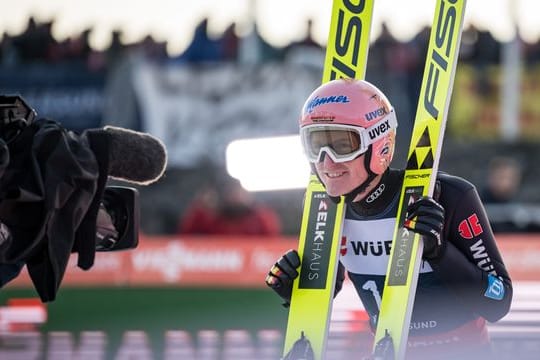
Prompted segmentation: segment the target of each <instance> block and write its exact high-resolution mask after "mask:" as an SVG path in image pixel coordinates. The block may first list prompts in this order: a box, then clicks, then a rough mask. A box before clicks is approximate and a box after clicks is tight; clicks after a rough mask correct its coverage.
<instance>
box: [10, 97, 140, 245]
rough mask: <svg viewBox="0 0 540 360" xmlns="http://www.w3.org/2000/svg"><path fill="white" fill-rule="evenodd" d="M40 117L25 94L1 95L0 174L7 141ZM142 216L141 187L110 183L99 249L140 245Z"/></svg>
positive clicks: (100, 218)
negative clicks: (139, 189)
mask: <svg viewBox="0 0 540 360" xmlns="http://www.w3.org/2000/svg"><path fill="white" fill-rule="evenodd" d="M36 118H37V112H36V111H35V110H34V109H33V108H32V107H30V106H29V105H28V104H27V103H26V102H25V101H24V99H23V98H22V97H21V96H18V95H14V96H4V95H0V141H3V142H4V143H5V144H3V147H4V151H2V155H3V156H2V158H4V157H7V158H6V159H2V160H0V177H1V176H2V175H3V169H5V167H6V166H7V163H9V152H8V151H7V149H6V148H5V147H6V145H9V144H10V143H11V142H13V141H14V140H15V139H16V138H17V136H19V134H20V133H21V132H22V131H23V129H24V128H25V127H27V126H29V125H30V124H32V123H33V122H34V121H35V119H36ZM2 163H3V164H2ZM1 190H2V189H0V192H1ZM139 218H140V208H139V192H138V190H137V189H135V188H133V187H127V186H106V187H105V191H104V193H103V197H102V199H101V204H100V209H99V212H98V217H97V226H96V244H95V250H96V251H117V250H127V249H134V248H136V247H137V245H138V233H139ZM13 241H17V239H13Z"/></svg>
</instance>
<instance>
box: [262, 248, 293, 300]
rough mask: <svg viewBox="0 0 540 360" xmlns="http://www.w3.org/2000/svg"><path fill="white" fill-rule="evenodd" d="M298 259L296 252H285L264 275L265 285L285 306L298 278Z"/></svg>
mask: <svg viewBox="0 0 540 360" xmlns="http://www.w3.org/2000/svg"><path fill="white" fill-rule="evenodd" d="M299 267H300V257H299V256H298V252H297V251H296V250H289V251H287V252H286V253H285V254H284V255H283V256H282V257H280V258H279V259H278V261H276V263H275V264H274V265H273V266H272V268H271V269H270V271H269V272H268V275H266V280H265V281H266V285H268V286H269V287H270V288H272V290H274V291H275V292H276V293H277V294H278V295H279V296H280V297H281V298H282V299H283V300H285V304H284V305H285V306H288V305H289V304H290V302H291V293H292V288H293V282H294V279H296V278H297V277H298V270H297V269H298V268H299Z"/></svg>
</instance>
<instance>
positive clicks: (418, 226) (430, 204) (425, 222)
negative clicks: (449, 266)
mask: <svg viewBox="0 0 540 360" xmlns="http://www.w3.org/2000/svg"><path fill="white" fill-rule="evenodd" d="M404 226H405V228H407V229H409V230H411V231H414V232H416V233H418V234H420V235H421V236H422V238H423V241H424V252H423V255H422V257H423V258H424V259H426V260H435V259H438V258H440V257H441V256H442V255H443V253H444V250H445V242H444V241H443V238H442V230H443V226H444V208H443V207H442V206H441V205H440V204H439V203H438V202H436V201H435V200H433V198H431V197H428V196H423V197H421V198H420V199H418V200H417V201H415V202H414V203H412V204H411V205H409V206H408V207H407V219H406V221H405V224H404Z"/></svg>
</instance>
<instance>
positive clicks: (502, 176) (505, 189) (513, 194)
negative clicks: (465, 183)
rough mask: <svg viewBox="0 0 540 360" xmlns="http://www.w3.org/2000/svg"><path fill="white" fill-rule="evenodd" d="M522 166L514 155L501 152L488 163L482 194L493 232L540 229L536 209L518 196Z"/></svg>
mask: <svg viewBox="0 0 540 360" xmlns="http://www.w3.org/2000/svg"><path fill="white" fill-rule="evenodd" d="M521 179H522V168H521V165H520V164H519V162H518V161H517V160H516V159H514V158H511V157H506V156H498V157H495V158H493V159H492V160H491V162H490V163H489V168H488V173H487V178H486V184H485V187H484V189H483V191H482V192H481V194H480V195H481V198H482V200H483V201H484V203H485V204H486V211H487V213H488V214H489V219H490V224H491V228H492V229H493V232H496V233H503V232H507V233H508V232H534V231H539V230H540V225H539V221H538V219H537V217H535V216H533V215H534V214H535V213H536V212H533V211H531V210H530V209H531V208H530V207H529V206H528V205H526V204H524V203H522V202H520V201H517V200H518V195H519V191H520V189H521Z"/></svg>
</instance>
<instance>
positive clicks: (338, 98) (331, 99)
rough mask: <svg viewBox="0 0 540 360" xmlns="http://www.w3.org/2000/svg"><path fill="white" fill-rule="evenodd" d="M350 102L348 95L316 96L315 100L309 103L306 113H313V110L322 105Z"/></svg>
mask: <svg viewBox="0 0 540 360" xmlns="http://www.w3.org/2000/svg"><path fill="white" fill-rule="evenodd" d="M348 102H350V100H349V97H348V96H347V95H332V96H325V97H321V98H320V97H318V96H316V97H315V98H314V99H312V100H311V101H309V102H308V103H307V105H306V112H307V113H311V112H313V110H314V109H315V108H316V107H317V106H320V105H324V104H330V103H348Z"/></svg>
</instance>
